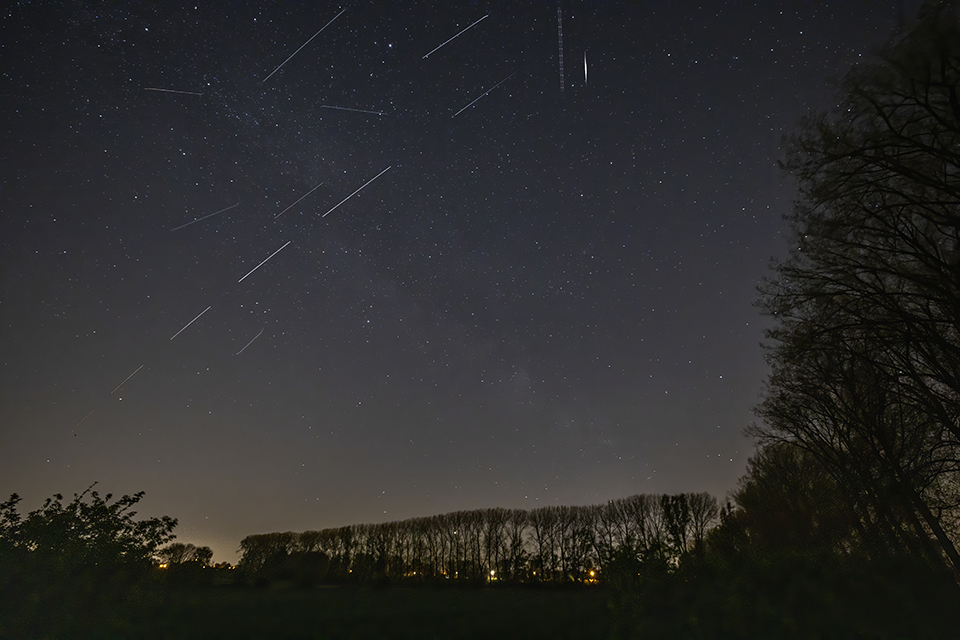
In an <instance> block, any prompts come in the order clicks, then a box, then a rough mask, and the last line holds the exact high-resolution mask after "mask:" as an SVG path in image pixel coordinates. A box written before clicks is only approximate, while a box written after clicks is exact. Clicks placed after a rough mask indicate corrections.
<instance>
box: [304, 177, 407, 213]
mask: <svg viewBox="0 0 960 640" xmlns="http://www.w3.org/2000/svg"><path fill="white" fill-rule="evenodd" d="M392 168H393V165H390V166H389V167H387V168H386V169H384V170H383V171H381V172H380V173H378V174H377V175H375V176H373V177H372V178H370V179H369V180H367V181H366V182H364V183H363V187H360V188H359V189H357V190H356V191H354V192H353V193H351V194H350V195H348V196H347V197H346V198H344V199H343V200H341V201H340V202H338V203H337V205H336V206H335V207H334V208H333V209H336V208H337V207H339V206H340V205H342V204H343V203H344V202H346V201H347V200H349V199H350V198H352V197H353V196H355V195H357V194H358V193H360V191H362V190H363V188H364V187H366V186H367V185H368V184H370V183H371V182H373V181H374V180H376V179H377V178H379V177H380V176H382V175H383V174H385V173H386V172H387V171H390V169H392ZM333 209H330V211H327V213H325V214H323V215H322V216H320V217H321V218H326V217H327V214H329V213H331V212H332V211H333Z"/></svg>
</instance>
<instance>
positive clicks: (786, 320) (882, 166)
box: [752, 2, 960, 575]
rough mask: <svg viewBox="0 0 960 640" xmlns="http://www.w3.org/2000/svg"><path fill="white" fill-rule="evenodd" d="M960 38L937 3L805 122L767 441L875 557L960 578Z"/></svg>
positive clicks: (952, 15) (762, 429) (946, 7)
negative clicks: (839, 493) (799, 466)
mask: <svg viewBox="0 0 960 640" xmlns="http://www.w3.org/2000/svg"><path fill="white" fill-rule="evenodd" d="M958 83H960V20H958V10H957V8H956V5H955V4H953V3H947V2H932V3H928V5H927V6H926V7H925V9H924V11H923V13H922V15H921V19H920V21H919V22H918V23H917V25H916V26H915V27H914V28H913V29H912V30H911V31H910V32H909V33H907V34H905V35H904V36H903V37H901V38H899V39H898V40H895V41H894V42H893V43H892V44H891V45H890V46H888V47H887V49H886V50H885V51H884V53H883V56H882V60H881V61H880V62H879V63H876V64H872V65H863V66H861V67H859V68H856V69H855V70H854V71H853V72H851V74H850V75H849V77H848V78H847V80H846V83H845V86H844V90H843V95H842V96H841V98H840V101H839V107H838V109H837V110H836V112H834V113H833V114H816V115H812V116H809V117H807V118H805V119H804V120H802V121H801V123H800V125H799V128H798V130H797V133H796V134H795V135H794V136H793V137H792V138H790V140H789V141H788V143H789V149H788V156H787V161H786V163H785V167H786V168H787V169H788V170H789V171H790V172H791V173H792V174H793V175H794V176H795V177H796V179H797V181H798V184H799V187H800V199H799V201H798V203H797V205H796V206H795V209H794V213H793V216H792V220H791V222H792V225H793V229H794V237H795V249H794V250H793V252H792V254H791V255H790V257H789V258H788V259H787V260H786V261H785V262H783V263H782V264H779V265H777V266H776V277H775V279H773V280H772V281H771V282H769V283H767V284H766V285H765V286H764V288H763V291H762V296H761V300H760V304H761V306H762V307H763V308H764V309H765V310H766V311H767V312H768V313H770V314H771V315H772V316H773V317H774V319H775V322H776V325H775V327H774V328H773V329H772V330H771V331H770V332H769V336H770V337H771V338H772V339H773V341H774V346H773V347H772V348H771V349H770V351H769V352H768V358H769V362H770V364H771V367H772V370H773V373H772V375H771V377H770V380H769V383H768V387H767V390H766V399H765V401H764V402H763V404H761V406H760V407H759V410H758V413H759V415H760V417H762V418H763V419H764V421H765V424H763V425H760V426H758V427H757V428H755V429H754V430H753V432H752V433H753V434H754V435H758V436H760V437H761V438H762V439H764V440H765V441H776V440H780V441H785V442H793V443H795V444H797V445H799V446H802V447H804V448H805V449H806V450H807V451H809V452H810V453H811V454H812V455H814V456H815V457H816V458H817V459H818V460H819V462H820V463H821V464H822V465H823V467H824V468H825V469H826V470H828V472H829V473H831V474H832V476H833V478H834V479H835V481H836V482H838V484H839V486H841V487H843V488H844V489H845V490H846V491H847V494H848V495H847V496H846V501H847V503H848V506H849V507H850V508H851V509H853V510H854V512H855V514H856V516H857V518H858V520H859V521H860V522H861V523H862V524H863V526H864V527H865V528H866V531H865V532H864V534H863V539H864V542H865V543H869V544H870V545H873V546H874V547H876V546H878V545H886V546H888V547H897V546H900V545H906V546H907V547H908V548H910V549H912V550H913V551H915V552H916V553H919V554H922V555H926V556H935V557H936V560H937V561H938V562H939V561H942V562H944V563H947V565H948V566H951V567H952V569H953V571H954V572H956V573H957V575H960V553H958V550H957V533H958V532H957V530H956V523H957V521H958V518H960V510H958V509H960V98H958Z"/></svg>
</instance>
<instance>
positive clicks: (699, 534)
mask: <svg viewBox="0 0 960 640" xmlns="http://www.w3.org/2000/svg"><path fill="white" fill-rule="evenodd" d="M718 515H719V504H718V502H717V499H716V498H715V497H713V496H711V495H710V494H708V493H683V494H677V495H635V496H631V497H628V498H622V499H619V500H611V501H609V502H607V503H605V504H599V505H589V506H549V507H540V508H537V509H532V510H529V511H528V510H524V509H504V508H494V509H477V510H471V511H455V512H452V513H446V514H441V515H436V516H430V517H423V518H411V519H408V520H401V521H395V522H384V523H377V524H355V525H349V526H343V527H338V528H330V529H323V530H320V531H304V532H300V533H296V532H285V533H267V534H258V535H251V536H247V537H246V538H244V539H243V540H242V541H241V542H240V550H241V552H242V557H241V559H240V563H239V568H240V569H241V570H243V571H245V572H247V573H248V574H250V575H255V576H259V577H262V578H277V577H286V578H294V579H297V578H298V577H299V578H300V579H308V578H309V577H310V575H309V574H310V572H312V574H313V575H312V577H313V579H317V580H319V579H327V580H329V581H334V582H375V581H407V582H427V581H444V582H446V581H459V582H474V583H475V582H488V581H502V582H536V583H565V582H567V583H569V582H595V581H599V580H602V579H603V576H604V573H605V572H606V571H607V570H608V568H609V567H610V566H611V564H612V563H615V562H616V561H617V560H618V559H619V558H621V557H624V556H629V557H632V558H637V559H644V558H653V557H656V558H661V559H663V560H665V561H668V562H672V563H677V562H679V560H680V558H682V557H683V556H685V555H687V554H690V553H702V552H703V550H704V546H705V540H706V535H707V532H708V531H709V529H710V528H711V526H713V525H714V524H715V523H716V521H717V517H718ZM305 567H309V569H306V568H305ZM305 572H306V574H307V575H305Z"/></svg>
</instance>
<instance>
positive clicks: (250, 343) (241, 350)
mask: <svg viewBox="0 0 960 640" xmlns="http://www.w3.org/2000/svg"><path fill="white" fill-rule="evenodd" d="M263 329H266V327H264V328H263ZM263 329H260V333H263ZM260 333H258V334H257V335H255V336H253V340H256V339H257V338H259V337H260ZM253 340H251V341H250V342H248V343H247V344H246V345H244V347H243V349H246V348H247V347H249V346H250V345H252V344H253ZM243 349H240V351H237V352H236V353H235V354H233V355H235V356H238V355H240V354H241V353H243Z"/></svg>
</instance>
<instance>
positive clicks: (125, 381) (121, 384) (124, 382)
mask: <svg viewBox="0 0 960 640" xmlns="http://www.w3.org/2000/svg"><path fill="white" fill-rule="evenodd" d="M207 308H208V309H209V308H210V307H207ZM197 317H198V318H199V317H200V316H197ZM184 328H186V327H184ZM174 337H176V336H174ZM170 339H171V340H173V338H170ZM140 369H143V365H140V366H139V367H137V371H140ZM137 371H134V372H133V373H131V374H130V375H128V376H127V377H126V379H124V381H123V382H121V383H120V384H118V385H117V388H116V389H114V390H113V391H111V392H110V395H113V394H115V393H116V392H117V389H119V388H120V387H122V386H123V385H125V384H126V383H127V380H129V379H130V378H132V377H133V376H135V375H137ZM87 415H90V414H87Z"/></svg>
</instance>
